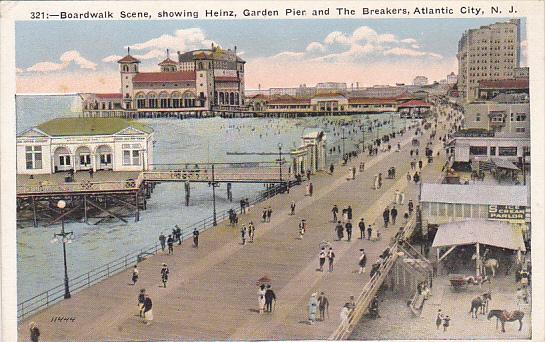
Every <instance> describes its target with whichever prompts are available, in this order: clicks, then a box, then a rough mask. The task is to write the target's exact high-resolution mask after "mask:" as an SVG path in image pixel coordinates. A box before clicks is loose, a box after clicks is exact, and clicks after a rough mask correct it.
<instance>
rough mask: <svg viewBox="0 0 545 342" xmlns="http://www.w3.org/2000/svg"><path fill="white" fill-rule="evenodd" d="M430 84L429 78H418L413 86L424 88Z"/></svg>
mask: <svg viewBox="0 0 545 342" xmlns="http://www.w3.org/2000/svg"><path fill="white" fill-rule="evenodd" d="M426 84H428V78H427V77H426V76H416V77H415V78H414V80H413V85H415V86H423V85H426Z"/></svg>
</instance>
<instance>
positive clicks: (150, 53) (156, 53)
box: [134, 49, 166, 60]
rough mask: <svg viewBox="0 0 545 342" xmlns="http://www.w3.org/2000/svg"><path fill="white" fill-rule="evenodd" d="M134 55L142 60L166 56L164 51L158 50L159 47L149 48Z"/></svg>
mask: <svg viewBox="0 0 545 342" xmlns="http://www.w3.org/2000/svg"><path fill="white" fill-rule="evenodd" d="M134 57H135V58H138V59H142V60H145V59H155V58H166V51H164V50H159V49H154V50H150V51H148V52H146V53H145V54H143V55H134Z"/></svg>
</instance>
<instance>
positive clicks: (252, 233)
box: [248, 221, 255, 242]
mask: <svg viewBox="0 0 545 342" xmlns="http://www.w3.org/2000/svg"><path fill="white" fill-rule="evenodd" d="M254 237H255V226H254V223H253V222H252V221H250V223H249V224H248V238H249V241H250V242H254Z"/></svg>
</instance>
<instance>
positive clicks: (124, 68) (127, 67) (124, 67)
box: [123, 64, 129, 72]
mask: <svg viewBox="0 0 545 342" xmlns="http://www.w3.org/2000/svg"><path fill="white" fill-rule="evenodd" d="M123 71H125V72H128V71H129V66H128V65H126V64H125V65H123Z"/></svg>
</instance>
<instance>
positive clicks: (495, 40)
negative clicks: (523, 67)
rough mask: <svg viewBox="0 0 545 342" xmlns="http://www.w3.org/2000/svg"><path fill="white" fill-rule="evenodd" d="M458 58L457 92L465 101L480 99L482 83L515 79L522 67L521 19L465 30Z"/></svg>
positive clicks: (459, 44) (459, 43)
mask: <svg viewBox="0 0 545 342" xmlns="http://www.w3.org/2000/svg"><path fill="white" fill-rule="evenodd" d="M457 58H458V90H459V91H460V92H461V95H462V96H463V97H464V98H465V99H466V100H469V101H470V100H472V99H475V98H476V97H477V93H476V89H477V88H478V85H479V82H480V81H483V80H501V79H510V78H513V77H514V72H515V68H518V67H519V66H520V20H519V19H510V20H509V21H507V22H498V23H495V24H492V25H488V26H481V27H480V28H478V29H471V30H468V31H466V32H465V33H464V34H463V35H462V38H461V39H460V41H459V42H458V53H457Z"/></svg>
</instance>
